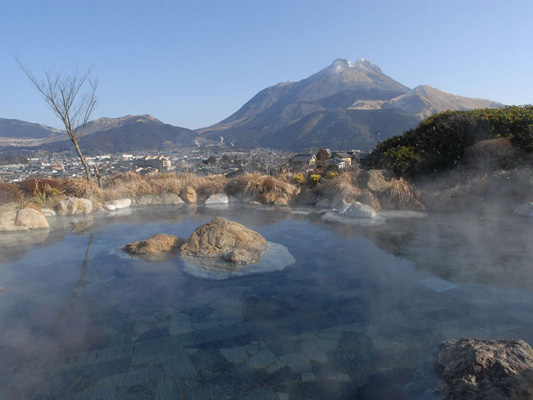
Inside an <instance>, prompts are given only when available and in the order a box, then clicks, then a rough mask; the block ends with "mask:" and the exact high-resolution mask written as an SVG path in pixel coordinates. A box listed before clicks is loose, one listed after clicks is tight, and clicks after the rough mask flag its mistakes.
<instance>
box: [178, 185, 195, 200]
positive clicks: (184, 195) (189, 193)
mask: <svg viewBox="0 0 533 400" xmlns="http://www.w3.org/2000/svg"><path fill="white" fill-rule="evenodd" d="M180 197H181V199H182V200H183V201H184V202H186V203H196V202H197V201H198V196H197V195H196V190H194V188H193V187H192V186H185V187H184V188H183V189H182V190H181V192H180Z"/></svg>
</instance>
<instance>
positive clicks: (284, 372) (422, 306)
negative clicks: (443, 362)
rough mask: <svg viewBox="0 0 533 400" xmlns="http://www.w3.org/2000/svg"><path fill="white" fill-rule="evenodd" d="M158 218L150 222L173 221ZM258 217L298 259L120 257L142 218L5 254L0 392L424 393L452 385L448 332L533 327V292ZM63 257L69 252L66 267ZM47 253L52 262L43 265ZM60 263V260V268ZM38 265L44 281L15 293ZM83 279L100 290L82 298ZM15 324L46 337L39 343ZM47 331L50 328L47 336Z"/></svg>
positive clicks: (134, 395)
mask: <svg viewBox="0 0 533 400" xmlns="http://www.w3.org/2000/svg"><path fill="white" fill-rule="evenodd" d="M197 225H198V221H196V220H195V221H186V222H184V223H183V224H182V225H180V226H179V227H178V228H176V229H175V231H174V232H170V233H172V234H176V235H180V234H181V235H183V234H184V232H185V231H187V230H188V231H191V230H192V229H193V227H194V226H197ZM133 227H135V225H133ZM164 227H166V228H167V230H169V229H170V228H169V226H166V225H165V226H164ZM143 229H144V231H143V232H142V235H143V236H147V235H148V234H152V233H154V232H158V231H161V224H153V226H146V225H145V226H144V227H143ZM256 229H257V230H259V231H260V232H261V234H263V235H264V236H265V237H266V238H267V239H268V240H271V241H274V242H278V243H282V244H283V245H284V246H287V248H288V249H289V251H290V253H291V254H292V255H293V256H294V258H295V260H296V263H295V264H294V265H291V266H289V267H287V268H286V269H284V270H282V271H273V272H270V273H263V274H257V275H247V276H239V277H233V278H229V279H226V280H207V279H202V278H199V277H194V276H191V275H190V274H188V273H186V272H185V271H184V270H183V265H182V264H180V261H179V259H178V258H175V259H172V260H170V261H165V262H164V263H159V264H153V263H152V264H151V263H147V262H144V261H139V260H131V259H128V258H123V257H119V256H118V255H117V254H118V253H117V252H114V251H113V249H115V248H120V246H121V245H122V244H123V243H127V242H129V241H131V239H132V238H135V235H139V233H138V232H135V229H132V225H131V224H129V223H127V221H126V222H125V223H123V224H119V225H117V226H114V227H108V228H106V229H104V230H103V231H97V232H96V233H95V234H94V235H95V236H94V240H93V238H92V236H91V238H90V240H89V242H90V243H91V246H92V247H91V248H90V249H89V250H87V251H85V249H84V246H85V245H86V243H87V239H88V238H89V233H85V234H82V235H72V236H67V238H66V239H64V240H66V241H67V243H68V245H69V246H70V247H72V248H73V250H72V251H71V252H70V253H69V254H66V255H56V253H58V248H59V247H57V246H64V245H65V244H64V243H63V244H61V243H59V244H58V245H57V246H56V245H54V244H52V245H50V246H48V247H46V246H45V247H43V248H41V249H32V250H30V251H29V253H28V254H27V255H26V257H24V258H23V259H22V261H20V262H18V263H11V264H8V265H4V266H3V269H2V270H0V283H2V284H3V285H5V286H6V287H8V290H7V292H4V293H2V294H1V296H5V295H6V294H7V295H8V296H13V299H12V300H11V298H10V297H2V299H3V300H4V301H3V303H1V304H0V317H1V318H2V320H3V321H5V322H7V323H8V324H9V325H8V326H6V328H7V329H5V330H4V333H0V338H1V340H0V354H2V358H3V360H4V361H3V362H0V398H6V399H10V398H13V399H24V398H32V399H169V398H176V399H188V400H192V399H280V400H281V399H358V398H359V399H399V400H401V399H406V400H407V399H422V398H425V396H426V395H427V394H428V392H429V390H431V388H432V387H433V385H434V384H435V383H436V377H435V375H434V373H433V371H432V365H431V362H430V361H431V356H432V354H433V352H434V351H435V350H436V349H437V344H438V343H439V342H441V341H442V340H446V339H454V338H459V337H478V338H515V337H519V338H523V339H524V340H526V341H530V343H531V340H532V339H533V337H532V335H533V333H532V332H533V295H532V293H530V292H528V291H525V290H521V289H515V288H494V287H489V286H485V285H481V284H476V283H472V282H449V281H447V280H445V279H443V278H442V277H436V276H435V275H432V274H430V273H428V272H427V271H421V270H419V269H417V268H416V266H415V265H413V264H412V263H411V262H409V261H406V260H404V259H401V258H398V257H394V256H392V255H390V254H387V253H385V252H383V251H381V250H379V249H378V248H377V247H376V246H375V245H374V244H373V243H372V242H371V241H369V240H367V239H364V238H360V237H356V236H350V235H346V234H345V231H343V232H342V233H341V234H339V233H335V232H334V231H332V230H329V229H328V228H327V227H324V226H316V225H313V224H311V223H309V222H307V221H305V220H304V221H298V220H281V221H279V220H278V221H275V222H273V223H272V224H265V225H261V226H259V227H256ZM146 231H149V232H148V233H147V232H146ZM76 249H77V250H78V251H75V250H76ZM85 253H87V254H89V256H90V257H89V259H90V260H89V261H90V262H87V258H86V259H85V262H84V261H83V260H84V258H83V256H84V255H85ZM62 257H67V259H68V262H65V264H64V265H58V264H57V262H58V261H57V260H60V259H62ZM37 259H48V262H49V264H46V265H44V266H43V265H41V266H40V267H39V269H37V268H35V266H34V265H33V264H34V262H35V260H37ZM76 263H77V264H76ZM72 265H78V267H76V268H73V267H72ZM79 265H82V272H83V271H84V270H83V268H87V269H86V271H85V272H84V274H85V275H84V279H85V280H84V285H83V286H80V285H74V284H73V283H75V280H74V279H72V278H71V277H70V275H69V274H72V276H74V275H75V273H74V272H76V273H78V272H79ZM7 268H12V269H11V270H8V269H7ZM13 268H18V270H13ZM51 268H55V269H57V270H58V272H57V274H56V275H54V276H52V277H48V275H47V273H46V272H47V271H49V270H50V269H51ZM72 270H74V271H72ZM9 271H12V272H9ZM91 271H93V273H91ZM94 271H96V272H94ZM10 274H12V275H10ZM30 276H31V277H33V278H34V279H36V280H39V279H41V280H42V282H41V283H39V285H37V286H34V287H33V286H32V288H31V289H32V290H31V291H29V292H28V293H15V294H13V295H11V294H10V291H9V288H10V287H12V286H14V285H15V284H16V283H17V282H24V281H27V279H28V277H30ZM70 279H72V281H71V280H70ZM73 287H74V290H73V289H72V288H73ZM73 293H74V294H76V295H79V294H81V293H83V294H84V296H85V297H84V302H83V303H82V304H81V306H79V307H78V308H73V309H72V310H70V309H68V310H66V309H65V304H66V303H67V300H68V299H69V298H71V297H70V296H72V295H73ZM17 296H18V297H17ZM33 297H36V300H35V299H33ZM39 307H42V308H43V311H42V313H45V314H43V315H44V316H42V317H40V318H41V319H42V320H41V319H39V318H37V317H35V316H34V313H35V314H36V315H39V312H38V308H39ZM69 310H70V311H69ZM30 316H31V318H30ZM54 318H55V319H54ZM26 319H31V321H30V322H29V326H28V327H27V329H26V330H23V329H22V326H20V324H22V323H23V321H26ZM44 320H46V321H44ZM50 320H52V322H49V321H50ZM21 321H22V322H21ZM15 327H16V328H17V329H15ZM15 333H17V334H19V335H20V336H21V337H24V340H26V341H27V342H23V343H26V344H27V346H28V347H30V348H31V349H32V351H31V353H29V354H28V353H24V357H22V356H20V354H19V353H20V352H23V350H22V349H21V348H15V345H13V343H14V342H16V341H15V339H14V338H13V337H12V336H13V335H14V334H15ZM7 335H11V336H10V337H8V336H7ZM32 335H35V336H32ZM32 337H33V338H34V339H35V340H37V339H38V338H42V337H45V338H46V341H44V342H43V345H41V344H40V342H39V343H38V345H36V346H33V347H32V346H31V342H30V341H31V339H32ZM73 337H74V338H77V339H79V343H77V342H76V340H73V339H72V338H73ZM69 340H72V341H74V342H76V344H75V345H72V346H70V347H69V346H66V345H65V342H68V341H69ZM17 343H18V342H17ZM8 344H9V345H8ZM20 347H22V346H20ZM6 360H7V361H6Z"/></svg>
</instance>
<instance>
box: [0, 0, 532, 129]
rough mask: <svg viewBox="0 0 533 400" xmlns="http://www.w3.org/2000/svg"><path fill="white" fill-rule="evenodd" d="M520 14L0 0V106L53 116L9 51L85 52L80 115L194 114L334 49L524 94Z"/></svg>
mask: <svg viewBox="0 0 533 400" xmlns="http://www.w3.org/2000/svg"><path fill="white" fill-rule="evenodd" d="M531 16H533V1H530V0H507V1H491V0H483V1H481V0H479V1H478V0H462V1H456V0H446V1H437V0H424V1H422V0H421V1H410V0H403V1H393V0H391V1H379V0H372V1H371V0H366V1H358V0H352V1H346V0H329V1H322V0H262V1H260V0H225V1H222V0H220V1H216V0H212V1H203V0H189V1H181V0H175V1H162V0H161V1H158V0H152V1H140V0H127V1H122V0H106V1H100V0H91V1H85V0H0V67H1V74H0V118H15V119H21V120H25V121H30V122H38V123H43V124H46V125H50V126H53V127H57V128H60V127H61V124H60V122H59V121H58V120H57V119H56V118H55V116H54V115H53V113H52V112H51V111H50V110H49V109H48V108H47V107H46V105H45V104H44V101H43V100H42V98H41V97H40V95H39V94H38V92H37V91H36V90H35V88H33V87H32V86H31V83H30V82H29V81H28V79H27V78H26V77H25V75H24V74H23V73H22V71H21V70H20V68H19V66H18V65H17V63H16V62H15V60H14V58H13V55H14V54H17V53H18V54H19V57H20V58H21V59H22V61H23V62H24V64H25V65H26V66H27V67H29V68H30V69H32V70H33V72H34V73H35V74H36V75H42V71H43V67H45V68H61V67H64V66H67V65H74V66H75V65H78V66H79V67H80V68H86V67H88V66H90V65H91V64H94V66H95V71H96V72H97V75H98V79H99V87H98V98H99V105H98V108H97V109H96V111H95V112H94V114H93V118H94V119H96V118H99V117H104V116H105V117H121V116H124V115H126V114H151V115H153V116H154V117H156V118H159V119H160V120H162V121H163V122H166V123H169V124H172V125H177V126H183V127H187V128H200V127H204V126H208V125H211V124H213V123H216V122H218V121H220V120H222V119H224V118H226V117H228V116H229V115H230V114H232V113H233V112H235V111H236V110H237V109H239V108H240V107H241V106H242V105H243V104H244V103H245V102H246V101H248V100H249V99H250V98H251V97H252V96H254V95H255V94H256V93H257V92H258V91H260V90H261V89H264V88H266V87H267V86H271V85H274V84H276V83H278V82H283V81H297V80H300V79H304V78H306V77H307V76H309V75H311V74H313V73H315V72H317V71H319V70H320V69H322V68H325V67H326V66H328V65H329V64H331V63H332V62H333V60H335V59H336V58H338V57H343V58H347V59H350V60H355V59H356V58H358V57H362V58H366V59H368V60H370V61H372V62H373V63H375V64H377V65H378V66H380V67H381V69H382V70H383V72H384V73H385V74H387V75H389V76H390V77H392V78H393V79H395V80H397V81H399V82H400V83H402V84H404V85H406V86H409V87H414V86H417V85H419V84H428V85H431V86H434V87H437V88H439V89H442V90H445V91H448V92H451V93H454V94H458V95H462V96H469V97H480V98H488V99H491V100H496V101H500V102H502V103H505V104H529V103H533V99H532V97H533V45H532V44H531V38H532V37H533V24H532V23H531Z"/></svg>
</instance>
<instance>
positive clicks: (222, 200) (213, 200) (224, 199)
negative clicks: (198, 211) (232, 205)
mask: <svg viewBox="0 0 533 400" xmlns="http://www.w3.org/2000/svg"><path fill="white" fill-rule="evenodd" d="M228 203H229V197H228V195H227V194H226V193H217V194H212V195H211V196H209V197H208V198H207V200H206V201H205V204H208V205H209V204H228Z"/></svg>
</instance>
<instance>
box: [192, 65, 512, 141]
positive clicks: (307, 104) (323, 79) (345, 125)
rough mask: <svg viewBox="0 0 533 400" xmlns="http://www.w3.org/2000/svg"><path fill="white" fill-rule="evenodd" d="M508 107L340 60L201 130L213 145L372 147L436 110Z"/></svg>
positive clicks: (262, 94)
mask: <svg viewBox="0 0 533 400" xmlns="http://www.w3.org/2000/svg"><path fill="white" fill-rule="evenodd" d="M501 106H502V104H500V103H495V102H492V101H490V100H482V99H471V98H467V97H461V96H456V95H453V94H450V93H446V92H443V91H441V90H438V89H435V88H432V87H430V86H426V85H421V86H417V87H416V88H414V89H412V90H411V89H409V88H408V87H406V86H404V85H402V84H401V83H399V82H397V81H395V80H394V79H392V78H390V77H389V76H387V75H385V74H384V73H383V71H382V70H381V69H380V68H379V67H378V66H377V65H375V64H373V63H371V62H370V61H368V60H365V59H362V58H359V59H357V60H356V61H355V62H353V61H349V60H346V59H342V58H339V59H337V60H335V61H334V62H333V63H332V64H331V65H330V66H328V67H327V68H324V69H323V70H321V71H319V72H317V73H316V74H313V75H311V76H310V77H308V78H306V79H303V80H301V81H298V82H284V83H279V84H277V85H275V86H271V87H268V88H266V89H264V90H262V91H260V92H259V93H258V94H257V95H255V96H254V97H253V98H252V99H250V100H249V101H248V102H247V103H246V104H244V106H242V107H241V108H240V109H239V110H238V111H237V112H235V113H234V114H233V115H231V116H230V117H228V118H226V119H225V120H223V121H221V122H219V123H217V124H215V125H213V126H210V127H207V128H203V129H200V130H198V132H199V133H200V134H201V135H205V136H206V137H208V138H211V139H213V140H217V139H218V138H219V136H224V138H226V139H229V140H232V141H234V142H235V143H239V144H241V145H249V146H254V145H257V143H259V144H260V145H262V146H265V147H278V148H285V149H289V150H295V151H300V150H304V149H307V148H309V147H329V148H337V149H340V148H342V149H348V148H361V149H370V148H372V147H373V146H374V145H375V144H376V137H377V132H379V133H380V136H381V138H382V139H386V138H388V137H390V136H394V135H399V134H401V133H402V132H403V131H405V130H407V129H410V128H414V127H415V126H416V125H417V124H418V122H419V121H420V120H421V119H423V118H425V117H427V116H428V115H431V114H434V113H436V112H440V111H444V110H448V109H452V110H457V109H472V108H485V107H501Z"/></svg>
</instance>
